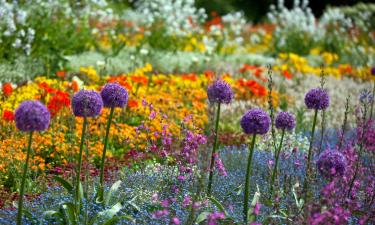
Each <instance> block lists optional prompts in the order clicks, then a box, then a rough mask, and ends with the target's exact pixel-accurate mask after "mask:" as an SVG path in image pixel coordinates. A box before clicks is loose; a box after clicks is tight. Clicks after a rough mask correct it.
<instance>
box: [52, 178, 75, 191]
mask: <svg viewBox="0 0 375 225" xmlns="http://www.w3.org/2000/svg"><path fill="white" fill-rule="evenodd" d="M53 179H54V180H55V181H57V182H59V183H60V184H61V186H63V187H64V188H65V189H66V190H67V191H68V192H69V193H72V192H73V185H71V184H70V183H69V182H68V181H67V180H64V179H63V178H61V177H59V176H54V177H53Z"/></svg>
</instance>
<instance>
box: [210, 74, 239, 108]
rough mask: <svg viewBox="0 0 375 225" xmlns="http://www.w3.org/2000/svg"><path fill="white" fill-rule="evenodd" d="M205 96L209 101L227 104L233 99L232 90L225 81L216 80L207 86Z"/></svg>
mask: <svg viewBox="0 0 375 225" xmlns="http://www.w3.org/2000/svg"><path fill="white" fill-rule="evenodd" d="M207 96H208V100H209V101H210V103H215V102H216V103H224V104H229V103H230V102H231V101H232V99H233V91H232V88H231V87H230V85H229V84H228V83H227V82H225V81H223V80H216V81H214V82H213V83H212V84H210V85H209V86H208V88H207Z"/></svg>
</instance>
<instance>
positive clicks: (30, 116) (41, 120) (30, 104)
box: [14, 101, 51, 132]
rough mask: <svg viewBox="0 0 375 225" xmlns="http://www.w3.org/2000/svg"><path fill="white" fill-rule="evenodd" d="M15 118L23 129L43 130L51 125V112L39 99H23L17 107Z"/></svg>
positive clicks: (17, 124) (18, 126)
mask: <svg viewBox="0 0 375 225" xmlns="http://www.w3.org/2000/svg"><path fill="white" fill-rule="evenodd" d="M14 120H15V121H16V126H17V128H18V129H19V130H21V131H25V132H28V131H43V130H46V129H47V128H48V127H49V123H50V120H51V114H50V112H49V111H48V109H47V107H45V106H44V105H43V104H42V103H41V102H39V101H23V102H22V103H21V105H20V106H18V108H17V109H16V112H15V115H14Z"/></svg>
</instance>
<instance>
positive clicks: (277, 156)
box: [270, 129, 285, 198]
mask: <svg viewBox="0 0 375 225" xmlns="http://www.w3.org/2000/svg"><path fill="white" fill-rule="evenodd" d="M284 135H285V129H283V131H282V133H281V140H280V144H279V148H278V149H277V151H276V152H275V154H276V155H275V164H274V166H273V172H272V178H271V186H270V197H271V198H272V194H273V185H274V183H275V178H276V174H277V165H278V163H279V156H280V152H281V148H282V145H283V141H284Z"/></svg>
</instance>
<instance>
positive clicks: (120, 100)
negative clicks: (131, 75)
mask: <svg viewBox="0 0 375 225" xmlns="http://www.w3.org/2000/svg"><path fill="white" fill-rule="evenodd" d="M100 95H101V96H102V99H103V104H104V107H107V108H115V107H119V108H122V107H124V106H125V105H126V103H127V102H128V92H127V91H126V89H125V88H123V87H122V86H121V85H119V84H118V83H108V84H106V85H105V86H104V88H103V89H102V91H101V92H100Z"/></svg>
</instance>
